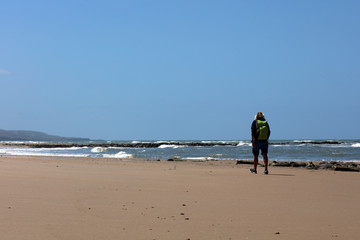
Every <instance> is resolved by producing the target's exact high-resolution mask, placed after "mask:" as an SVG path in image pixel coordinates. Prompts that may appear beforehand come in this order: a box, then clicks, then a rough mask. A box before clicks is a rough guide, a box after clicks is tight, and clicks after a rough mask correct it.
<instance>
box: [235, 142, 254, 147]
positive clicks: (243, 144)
mask: <svg viewBox="0 0 360 240" xmlns="http://www.w3.org/2000/svg"><path fill="white" fill-rule="evenodd" d="M236 146H238V147H240V146H251V143H249V142H244V141H240V142H239V143H238V145H236Z"/></svg>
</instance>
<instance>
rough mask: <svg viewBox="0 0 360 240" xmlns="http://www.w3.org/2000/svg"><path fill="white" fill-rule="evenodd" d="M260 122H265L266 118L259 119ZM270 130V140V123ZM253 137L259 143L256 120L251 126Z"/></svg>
mask: <svg viewBox="0 0 360 240" xmlns="http://www.w3.org/2000/svg"><path fill="white" fill-rule="evenodd" d="M258 120H261V121H265V120H266V119H265V118H259V119H258ZM266 124H267V126H268V128H269V135H268V139H269V137H270V126H269V123H268V122H266ZM251 136H252V137H254V139H255V141H257V138H258V136H257V129H256V120H254V121H253V122H252V124H251Z"/></svg>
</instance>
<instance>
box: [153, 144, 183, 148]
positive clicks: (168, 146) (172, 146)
mask: <svg viewBox="0 0 360 240" xmlns="http://www.w3.org/2000/svg"><path fill="white" fill-rule="evenodd" d="M183 147H186V146H184V145H174V144H163V145H160V146H159V147H158V148H183Z"/></svg>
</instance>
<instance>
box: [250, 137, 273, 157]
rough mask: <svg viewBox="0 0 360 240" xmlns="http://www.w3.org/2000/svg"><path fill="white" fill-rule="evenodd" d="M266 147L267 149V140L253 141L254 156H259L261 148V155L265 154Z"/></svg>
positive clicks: (266, 151)
mask: <svg viewBox="0 0 360 240" xmlns="http://www.w3.org/2000/svg"><path fill="white" fill-rule="evenodd" d="M268 149H269V143H268V141H255V143H254V146H253V149H252V152H253V154H254V156H259V153H260V150H261V155H267V153H268Z"/></svg>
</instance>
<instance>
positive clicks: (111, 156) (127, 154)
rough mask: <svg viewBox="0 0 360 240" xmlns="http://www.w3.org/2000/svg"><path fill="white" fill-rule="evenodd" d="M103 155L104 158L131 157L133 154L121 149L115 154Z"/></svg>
mask: <svg viewBox="0 0 360 240" xmlns="http://www.w3.org/2000/svg"><path fill="white" fill-rule="evenodd" d="M103 157H105V158H132V157H133V155H132V154H129V153H126V152H123V151H120V152H118V153H116V154H104V155H103Z"/></svg>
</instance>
